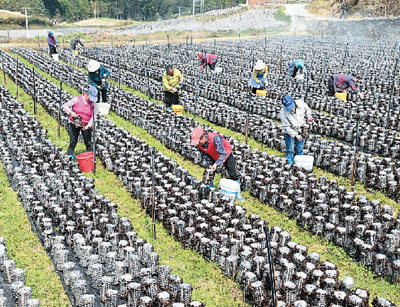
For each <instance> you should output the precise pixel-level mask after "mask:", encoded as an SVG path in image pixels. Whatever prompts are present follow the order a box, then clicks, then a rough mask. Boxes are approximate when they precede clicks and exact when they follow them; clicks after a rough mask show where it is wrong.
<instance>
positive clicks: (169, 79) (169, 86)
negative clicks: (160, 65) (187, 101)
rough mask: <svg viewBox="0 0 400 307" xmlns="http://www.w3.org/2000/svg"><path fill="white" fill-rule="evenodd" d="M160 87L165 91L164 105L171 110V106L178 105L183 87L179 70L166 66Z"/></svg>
mask: <svg viewBox="0 0 400 307" xmlns="http://www.w3.org/2000/svg"><path fill="white" fill-rule="evenodd" d="M162 85H163V89H164V91H165V105H166V107H167V110H171V109H172V108H171V106H172V105H173V104H179V94H180V90H181V87H182V85H183V76H182V74H181V72H180V71H179V69H177V68H173V67H172V66H171V65H168V66H167V67H166V68H165V72H164V73H163V75H162Z"/></svg>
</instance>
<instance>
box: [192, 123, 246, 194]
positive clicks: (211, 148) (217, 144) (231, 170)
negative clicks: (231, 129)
mask: <svg viewBox="0 0 400 307" xmlns="http://www.w3.org/2000/svg"><path fill="white" fill-rule="evenodd" d="M191 137H192V141H191V143H190V145H192V146H197V147H198V148H199V149H200V151H201V153H202V156H203V159H204V160H205V161H206V162H207V165H208V166H209V168H210V169H212V170H214V171H215V170H216V169H217V167H218V166H219V165H224V166H225V168H226V170H227V172H228V174H229V177H230V178H231V179H232V180H234V181H236V182H237V183H239V185H240V180H239V175H238V173H237V171H236V161H235V157H234V156H233V154H232V145H231V144H230V143H229V142H228V141H227V140H225V138H223V137H222V136H221V135H219V134H218V133H210V132H209V133H206V132H204V130H203V128H202V127H201V126H198V127H196V128H194V129H193V130H192V134H191ZM236 198H237V199H238V200H239V201H242V200H243V198H242V195H241V194H240V191H239V192H238V193H237V195H236Z"/></svg>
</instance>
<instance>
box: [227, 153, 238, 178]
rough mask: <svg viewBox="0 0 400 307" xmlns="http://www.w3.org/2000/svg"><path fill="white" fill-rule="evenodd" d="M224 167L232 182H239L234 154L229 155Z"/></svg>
mask: <svg viewBox="0 0 400 307" xmlns="http://www.w3.org/2000/svg"><path fill="white" fill-rule="evenodd" d="M224 166H225V169H226V171H227V172H228V174H229V177H230V178H231V179H232V180H235V181H236V180H239V175H238V173H237V171H236V160H235V157H234V156H233V154H232V153H231V154H230V155H229V157H228V159H226V161H225V163H224Z"/></svg>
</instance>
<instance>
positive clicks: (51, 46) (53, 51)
mask: <svg viewBox="0 0 400 307" xmlns="http://www.w3.org/2000/svg"><path fill="white" fill-rule="evenodd" d="M47 44H48V45H49V50H50V55H53V54H57V48H56V47H57V40H56V38H55V37H54V33H53V31H49V35H47Z"/></svg>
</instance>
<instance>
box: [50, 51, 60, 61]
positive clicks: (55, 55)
mask: <svg viewBox="0 0 400 307" xmlns="http://www.w3.org/2000/svg"><path fill="white" fill-rule="evenodd" d="M51 56H52V57H53V60H54V61H59V60H60V56H59V54H58V53H54V54H52V55H51Z"/></svg>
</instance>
